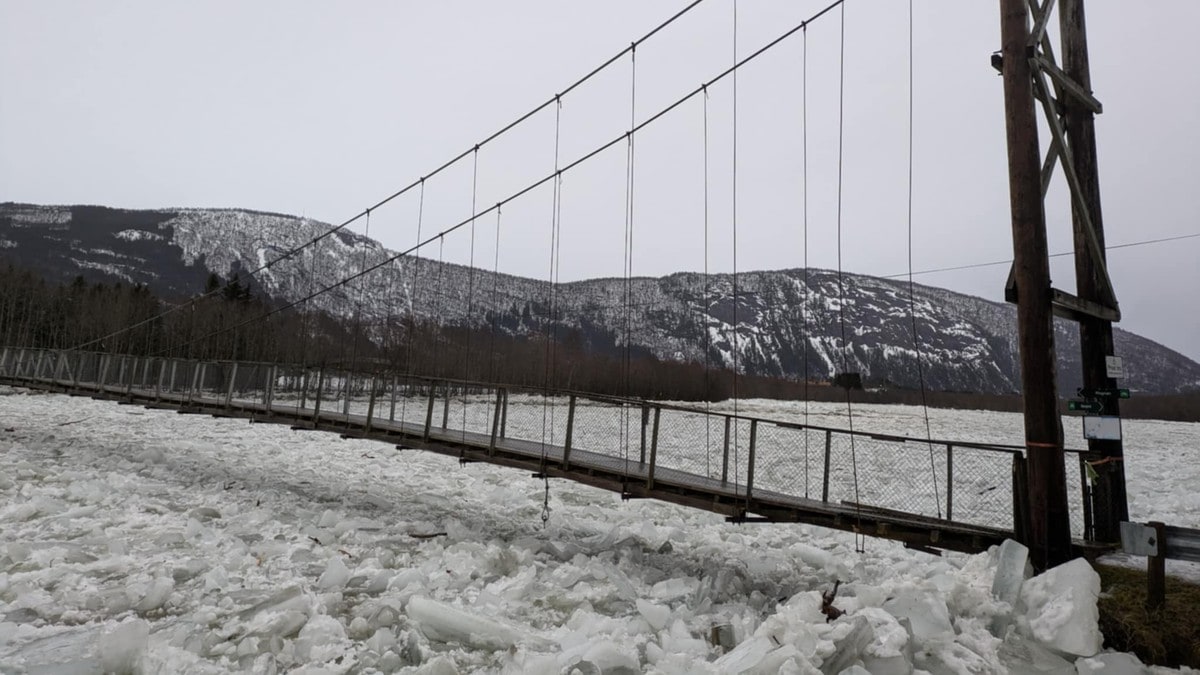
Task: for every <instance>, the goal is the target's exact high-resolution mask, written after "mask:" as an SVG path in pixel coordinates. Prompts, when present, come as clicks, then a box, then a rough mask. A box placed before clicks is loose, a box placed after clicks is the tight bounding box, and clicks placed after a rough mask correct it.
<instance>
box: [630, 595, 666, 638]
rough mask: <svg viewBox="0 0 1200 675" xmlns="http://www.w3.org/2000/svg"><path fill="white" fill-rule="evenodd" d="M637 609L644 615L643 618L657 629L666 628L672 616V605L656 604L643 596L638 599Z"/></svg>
mask: <svg viewBox="0 0 1200 675" xmlns="http://www.w3.org/2000/svg"><path fill="white" fill-rule="evenodd" d="M637 610H638V613H639V614H641V615H642V618H643V619H645V620H646V623H648V624H650V627H651V628H653V629H654V630H656V631H657V630H662V629H663V628H666V626H667V620H668V619H670V618H671V608H670V607H663V606H662V605H656V604H654V603H653V602H649V601H647V600H643V599H641V598H638V599H637Z"/></svg>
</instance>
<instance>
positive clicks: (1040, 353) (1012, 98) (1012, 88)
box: [1000, 0, 1071, 569]
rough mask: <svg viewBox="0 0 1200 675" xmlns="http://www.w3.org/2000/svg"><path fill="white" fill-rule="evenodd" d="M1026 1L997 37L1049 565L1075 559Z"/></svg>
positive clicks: (1031, 461) (1008, 4) (1005, 18)
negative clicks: (1068, 508) (1068, 498)
mask: <svg viewBox="0 0 1200 675" xmlns="http://www.w3.org/2000/svg"><path fill="white" fill-rule="evenodd" d="M1025 2H1026V0H1000V39H1001V58H1002V59H1003V66H1002V72H1003V75H1004V103H1005V114H1004V118H1005V128H1006V131H1007V136H1008V165H1009V200H1010V202H1011V207H1012V229H1013V260H1014V263H1013V281H1014V282H1015V284H1016V292H1017V298H1016V299H1017V324H1018V341H1019V347H1020V351H1021V380H1022V383H1023V392H1024V405H1025V443H1026V447H1027V448H1028V459H1027V466H1028V474H1029V476H1028V478H1029V480H1028V483H1029V509H1028V511H1027V513H1028V514H1029V519H1030V522H1029V523H1027V527H1028V529H1027V530H1026V531H1027V532H1028V533H1029V541H1028V542H1026V543H1027V544H1028V545H1029V547H1030V550H1031V552H1032V554H1033V562H1034V564H1035V565H1036V566H1037V567H1038V568H1040V569H1045V568H1047V567H1052V566H1054V565H1057V564H1059V563H1061V562H1065V561H1066V560H1068V559H1070V555H1071V530H1070V520H1069V516H1068V512H1067V494H1066V473H1065V470H1064V467H1063V440H1062V425H1061V423H1060V421H1059V417H1058V393H1057V391H1058V389H1057V383H1056V371H1057V358H1056V357H1055V352H1054V321H1053V317H1054V315H1053V308H1052V304H1051V297H1052V296H1051V287H1050V258H1049V251H1048V250H1047V243H1046V217H1045V211H1044V207H1043V201H1042V167H1041V158H1040V155H1039V153H1040V149H1039V146H1038V129H1037V117H1036V114H1035V108H1034V103H1035V101H1034V90H1033V74H1032V71H1031V67H1030V64H1029V54H1030V45H1029V42H1030V31H1029V13H1028V11H1027V9H1026V5H1025ZM1014 517H1015V516H1014ZM1017 530H1018V531H1020V530H1021V528H1020V527H1018V528H1017Z"/></svg>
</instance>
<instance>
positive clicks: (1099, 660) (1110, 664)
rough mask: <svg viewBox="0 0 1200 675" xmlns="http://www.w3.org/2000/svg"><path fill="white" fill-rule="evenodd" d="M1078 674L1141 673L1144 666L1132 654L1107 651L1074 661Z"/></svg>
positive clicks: (1131, 674)
mask: <svg viewBox="0 0 1200 675" xmlns="http://www.w3.org/2000/svg"><path fill="white" fill-rule="evenodd" d="M1075 669H1076V671H1077V672H1078V673H1079V675H1142V673H1145V672H1147V670H1146V666H1144V665H1142V662H1141V661H1139V660H1138V657H1136V656H1134V655H1133V654H1125V653H1121V652H1109V653H1106V654H1097V655H1095V656H1093V657H1091V658H1090V659H1079V660H1078V661H1076V662H1075Z"/></svg>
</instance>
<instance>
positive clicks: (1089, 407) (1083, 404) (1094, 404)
mask: <svg viewBox="0 0 1200 675" xmlns="http://www.w3.org/2000/svg"><path fill="white" fill-rule="evenodd" d="M1067 410H1069V411H1071V412H1085V413H1092V414H1093V415H1099V414H1100V413H1102V412H1104V404H1103V403H1101V402H1100V401H1077V400H1071V401H1067Z"/></svg>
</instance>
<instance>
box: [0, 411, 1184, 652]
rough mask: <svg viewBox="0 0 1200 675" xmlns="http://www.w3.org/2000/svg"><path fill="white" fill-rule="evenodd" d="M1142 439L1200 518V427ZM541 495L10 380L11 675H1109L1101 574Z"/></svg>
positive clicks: (1, 610) (1, 455) (1130, 463)
mask: <svg viewBox="0 0 1200 675" xmlns="http://www.w3.org/2000/svg"><path fill="white" fill-rule="evenodd" d="M739 405H740V409H741V410H743V411H753V413H754V414H762V415H767V416H772V417H779V418H788V419H796V418H797V416H798V415H802V413H803V411H802V408H800V407H798V406H799V404H795V403H776V402H762V401H758V402H756V401H743V402H741V403H740V404H739ZM810 412H812V413H813V414H814V416H824V419H815V418H814V419H812V420H811V421H812V422H813V423H822V422H824V423H829V424H831V425H834V424H837V419H838V417H839V416H840V415H841V414H842V413H841V412H839V411H838V409H837V408H835V407H829V408H818V407H814V408H813V409H812V410H811V411H810ZM930 413H931V420H930V424H931V427H932V430H933V435H934V436H939V435H941V436H947V437H953V438H956V439H962V440H979V441H992V442H1012V441H1013V440H1014V439H1019V438H1020V417H1019V416H1017V415H1004V414H998V413H985V412H980V413H966V414H964V413H949V412H946V411H930ZM924 424H925V423H924V419H923V417H922V415H921V411H920V409H915V408H903V407H899V406H856V407H855V426H856V428H863V429H878V430H881V431H887V432H889V433H897V432H904V431H906V430H908V431H911V432H914V433H917V434H920V435H923V432H924ZM1125 432H1126V436H1127V473H1128V476H1129V491H1130V508H1131V511H1132V514H1131V515H1132V517H1133V518H1134V519H1135V520H1141V521H1145V520H1150V519H1161V520H1166V521H1167V522H1171V523H1173V524H1179V525H1185V526H1192V527H1196V526H1200V495H1198V494H1197V493H1196V491H1195V490H1194V486H1195V485H1196V484H1197V476H1196V474H1197V472H1198V471H1200V470H1197V469H1195V467H1196V466H1198V465H1200V462H1198V461H1197V460H1200V425H1194V424H1174V423H1163V422H1136V421H1134V422H1127V423H1126V427H1125ZM967 437H969V438H967ZM1068 437H1069V438H1075V439H1077V438H1078V429H1075V428H1073V427H1072V426H1071V424H1070V423H1068ZM1076 444H1078V443H1076ZM544 496H545V492H544V488H543V484H542V483H541V482H540V481H537V480H534V479H531V478H530V477H529V476H527V475H525V474H524V473H521V472H518V471H513V470H507V469H502V468H499V467H493V466H489V465H484V464H469V465H466V466H460V465H459V464H458V463H457V462H456V461H455V460H453V459H450V458H446V457H442V456H439V455H434V454H430V453H423V452H419V451H410V450H404V451H401V450H396V449H395V448H393V447H392V446H389V445H385V444H382V443H377V442H371V441H361V440H341V439H338V438H337V437H336V436H334V435H333V434H327V433H316V432H297V431H291V430H289V429H288V428H287V427H284V426H276V425H265V424H248V423H246V422H245V421H243V420H230V419H213V418H209V417H200V416H188V415H178V414H175V413H173V412H167V411H155V410H146V409H142V408H137V407H132V406H120V405H117V404H114V403H111V402H101V401H93V400H89V399H80V398H69V397H66V396H60V395H47V394H34V393H29V392H26V391H23V390H14V389H0V672H3V673H9V672H16V673H19V672H40V673H61V672H67V673H100V672H104V671H106V670H107V671H111V672H123V671H135V670H140V671H143V672H162V673H177V672H192V673H219V672H228V671H237V670H244V671H248V672H284V671H291V672H309V673H317V672H330V673H340V672H346V673H357V672H376V671H382V672H396V671H405V670H407V671H409V672H423V673H452V672H473V671H485V672H510V673H526V672H529V673H571V672H579V673H581V675H588V674H591V673H631V672H640V671H651V672H663V673H703V672H791V673H817V672H823V673H836V672H843V669H846V668H849V669H851V670H850V671H851V672H862V671H861V670H854V669H855V668H863V667H865V668H866V669H867V670H868V671H869V672H872V673H892V672H898V673H907V672H911V671H912V668H913V667H914V666H915V668H917V669H920V670H925V671H929V672H932V673H946V672H1021V671H1022V670H1023V671H1024V672H1054V671H1053V668H1060V669H1066V672H1075V670H1076V669H1078V670H1079V671H1080V672H1092V669H1094V668H1095V667H1097V666H1098V665H1100V664H1101V660H1099V659H1079V660H1078V661H1075V657H1074V656H1073V655H1071V654H1067V653H1065V652H1067V651H1071V650H1073V651H1074V653H1076V654H1079V653H1084V654H1090V652H1091V651H1092V650H1094V649H1095V648H1096V647H1097V646H1098V645H1097V642H1096V640H1097V636H1095V635H1093V634H1092V633H1091V630H1090V629H1091V628H1092V627H1093V624H1092V623H1091V622H1092V621H1094V617H1092V618H1091V619H1089V612H1094V607H1095V605H1094V603H1092V602H1091V601H1090V599H1089V598H1088V597H1087V596H1088V595H1089V594H1093V593H1094V592H1095V587H1094V585H1093V583H1094V577H1092V576H1091V572H1090V570H1087V569H1081V568H1079V567H1078V566H1076V567H1072V568H1069V569H1060V570H1058V571H1057V572H1051V573H1048V576H1043V577H1038V578H1035V579H1033V580H1028V581H1025V582H1024V583H1021V575H1020V574H1019V572H1017V573H1016V575H1015V582H1014V581H1012V579H1011V577H1012V576H1013V573H1014V570H1015V569H1016V568H1014V567H1012V566H1011V565H1013V564H1017V563H1019V562H1020V560H1021V559H1020V555H1019V550H1017V549H1016V548H1013V549H1010V550H1005V551H1003V552H1002V551H992V552H990V553H984V554H980V555H976V556H964V555H947V556H945V557H943V558H938V557H933V556H929V555H926V554H923V553H916V552H912V551H908V550H905V549H904V548H902V547H900V546H898V545H896V544H893V543H891V542H886V541H880V540H874V539H871V540H867V541H866V544H865V549H866V550H865V551H863V552H859V551H857V550H856V546H855V542H854V538H853V537H852V536H851V535H849V534H846V533H840V532H834V531H828V530H824V529H820V528H813V527H808V526H802V525H731V524H727V523H725V522H724V520H723V519H722V518H720V517H719V516H716V515H714V514H710V513H706V512H702V511H695V510H689V509H685V508H682V507H676V506H673V505H668V504H662V503H658V502H654V501H630V502H622V501H621V500H620V499H619V498H618V497H617V496H616V495H613V494H611V493H607V492H603V491H599V490H595V489H591V488H588V487H585V486H581V485H577V484H573V483H568V482H563V481H555V482H552V483H551V484H550V491H549V498H550V517H549V520H548V521H547V523H546V524H545V526H543V521H542V513H543V509H542V505H543V498H544ZM1001 559H1003V560H1006V561H1015V562H1006V563H1004V564H999V562H998V561H1000V560H1001ZM1084 568H1086V565H1084ZM997 569H999V570H1000V576H1001V581H1000V582H999V583H998V584H997V585H996V588H997V589H998V592H999V595H1000V598H997V595H996V594H995V593H993V584H994V582H995V581H994V578H995V577H996V576H997ZM1004 578H1010V580H1009V581H1008V582H1005V581H1004ZM838 580H840V581H841V582H842V584H841V587H840V589H839V590H838V594H837V598H836V599H835V600H834V602H833V605H834V606H836V607H837V608H838V609H840V610H842V611H843V612H844V614H843V615H842V616H841V617H840V618H837V619H836V620H833V621H830V622H826V620H825V619H826V617H825V616H824V615H823V614H822V613H821V611H820V608H821V596H820V594H821V593H822V592H826V591H830V590H831V589H832V588H833V587H834V584H835V581H838ZM1005 599H1007V600H1011V601H1012V602H1013V603H1015V604H1017V609H1016V611H1015V612H1014V611H1013V608H1012V604H1010V603H1009V602H1006V601H1005ZM1006 626H1007V629H1005V627H1006ZM995 634H999V635H1002V636H1007V637H1006V639H999V638H997V637H995V636H994V635H995ZM714 641H715V642H716V643H718V644H717V645H714V644H713V642H714ZM1051 647H1053V648H1056V649H1057V650H1059V653H1058V654H1055V653H1053V652H1052V651H1051V650H1050V648H1051ZM1103 658H1104V659H1107V661H1108V662H1110V663H1114V664H1115V663H1116V662H1117V661H1119V660H1121V659H1122V658H1125V657H1122V656H1114V655H1108V656H1105V657H1103ZM1072 662H1074V663H1072ZM1060 672H1061V671H1060ZM1107 672H1113V671H1111V670H1110V671H1107ZM1116 672H1136V671H1116Z"/></svg>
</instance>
